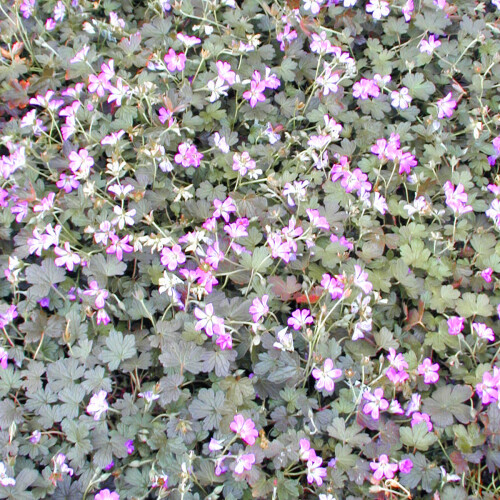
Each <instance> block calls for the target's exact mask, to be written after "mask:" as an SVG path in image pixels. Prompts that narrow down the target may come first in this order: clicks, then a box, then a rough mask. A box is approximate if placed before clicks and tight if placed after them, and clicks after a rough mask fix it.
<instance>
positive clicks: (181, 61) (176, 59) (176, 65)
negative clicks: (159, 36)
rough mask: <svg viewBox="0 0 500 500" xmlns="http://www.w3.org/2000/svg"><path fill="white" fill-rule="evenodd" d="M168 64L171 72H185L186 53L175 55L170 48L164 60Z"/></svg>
mask: <svg viewBox="0 0 500 500" xmlns="http://www.w3.org/2000/svg"><path fill="white" fill-rule="evenodd" d="M163 59H164V61H165V62H166V63H167V69H168V70H169V71H183V70H184V68H185V66H186V54H184V52H179V54H176V53H175V50H174V49H172V48H170V49H169V50H168V52H167V54H166V55H165V57H164V58H163Z"/></svg>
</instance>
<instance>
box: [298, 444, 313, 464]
mask: <svg viewBox="0 0 500 500" xmlns="http://www.w3.org/2000/svg"><path fill="white" fill-rule="evenodd" d="M315 456H316V452H315V451H314V450H313V449H311V443H310V442H309V439H301V440H300V441H299V457H300V459H301V460H310V459H312V458H314V457H315Z"/></svg>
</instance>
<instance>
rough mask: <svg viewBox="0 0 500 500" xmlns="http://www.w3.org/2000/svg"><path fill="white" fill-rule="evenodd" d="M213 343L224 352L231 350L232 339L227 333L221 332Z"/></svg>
mask: <svg viewBox="0 0 500 500" xmlns="http://www.w3.org/2000/svg"><path fill="white" fill-rule="evenodd" d="M215 343H216V344H217V345H218V346H219V347H220V350H221V351H224V350H225V349H232V348H233V337H231V334H230V333H229V332H226V331H224V330H223V331H221V332H219V334H218V336H217V340H216V341H215Z"/></svg>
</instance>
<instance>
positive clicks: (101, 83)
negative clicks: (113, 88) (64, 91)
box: [87, 73, 109, 97]
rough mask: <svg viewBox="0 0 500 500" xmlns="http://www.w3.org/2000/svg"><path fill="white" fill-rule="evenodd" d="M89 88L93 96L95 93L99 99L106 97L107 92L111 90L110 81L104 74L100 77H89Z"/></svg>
mask: <svg viewBox="0 0 500 500" xmlns="http://www.w3.org/2000/svg"><path fill="white" fill-rule="evenodd" d="M87 88H88V91H89V92H90V93H91V94H93V93H94V92H95V93H96V94H97V95H98V96H99V97H104V94H106V91H107V90H109V81H108V80H107V78H106V75H104V74H103V73H99V75H98V76H96V75H89V84H88V87H87Z"/></svg>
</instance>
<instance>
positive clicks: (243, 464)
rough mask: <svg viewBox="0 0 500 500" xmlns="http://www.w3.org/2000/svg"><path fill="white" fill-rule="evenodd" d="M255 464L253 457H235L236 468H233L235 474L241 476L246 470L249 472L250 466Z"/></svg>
mask: <svg viewBox="0 0 500 500" xmlns="http://www.w3.org/2000/svg"><path fill="white" fill-rule="evenodd" d="M254 463H255V455H254V454H253V453H247V454H245V455H239V456H238V457H236V466H235V467H234V473H235V474H243V472H245V471H246V470H251V469H252V465H253V464H254Z"/></svg>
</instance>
